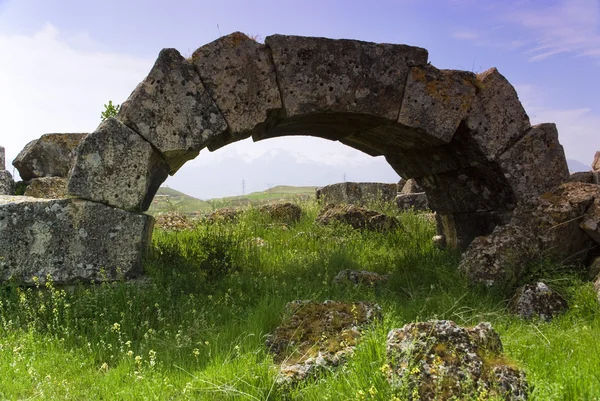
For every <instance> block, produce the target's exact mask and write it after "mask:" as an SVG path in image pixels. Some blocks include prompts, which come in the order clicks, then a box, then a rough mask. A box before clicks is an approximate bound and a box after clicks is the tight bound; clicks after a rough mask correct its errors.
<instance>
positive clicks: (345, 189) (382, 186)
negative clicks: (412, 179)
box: [316, 182, 398, 206]
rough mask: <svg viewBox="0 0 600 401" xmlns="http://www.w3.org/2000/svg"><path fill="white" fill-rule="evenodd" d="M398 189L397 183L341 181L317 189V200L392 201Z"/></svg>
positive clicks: (354, 202) (348, 201)
mask: <svg viewBox="0 0 600 401" xmlns="http://www.w3.org/2000/svg"><path fill="white" fill-rule="evenodd" d="M397 191H398V187H397V184H387V183H379V182H340V183H337V184H331V185H326V186H324V187H319V188H317V189H316V197H317V200H322V201H323V202H325V203H348V204H353V205H361V206H362V205H366V204H369V203H373V202H391V201H392V200H394V197H395V196H396V193H397Z"/></svg>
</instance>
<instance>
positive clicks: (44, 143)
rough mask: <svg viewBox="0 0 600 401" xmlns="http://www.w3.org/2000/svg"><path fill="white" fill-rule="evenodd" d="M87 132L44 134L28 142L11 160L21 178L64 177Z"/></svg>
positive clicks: (27, 179) (25, 179)
mask: <svg viewBox="0 0 600 401" xmlns="http://www.w3.org/2000/svg"><path fill="white" fill-rule="evenodd" d="M86 135H87V134H45V135H42V136H41V137H40V138H39V139H35V140H33V141H31V142H29V143H28V144H27V145H25V147H24V148H23V150H22V151H21V152H20V153H19V154H18V155H17V157H16V158H15V160H14V161H13V166H15V168H16V169H17V170H18V171H19V175H20V176H21V179H22V180H24V181H29V180H31V179H32V178H39V177H66V176H67V175H68V174H69V170H70V169H71V166H72V165H73V161H74V159H75V156H76V155H77V147H78V146H79V144H80V143H81V141H82V140H83V139H84V138H85V137H86Z"/></svg>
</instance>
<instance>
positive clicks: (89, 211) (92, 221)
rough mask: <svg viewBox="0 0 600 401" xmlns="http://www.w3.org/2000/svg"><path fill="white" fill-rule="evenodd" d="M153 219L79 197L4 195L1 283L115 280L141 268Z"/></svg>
mask: <svg viewBox="0 0 600 401" xmlns="http://www.w3.org/2000/svg"><path fill="white" fill-rule="evenodd" d="M152 222H153V219H152V217H150V216H147V215H140V214H133V213H129V212H126V211H123V210H120V209H115V208H111V207H108V206H104V205H101V204H99V203H95V202H89V201H85V200H81V199H60V200H48V199H38V198H30V197H25V196H0V255H2V258H0V281H2V282H6V281H8V280H11V279H12V280H15V281H16V282H22V283H25V284H33V283H34V281H33V277H38V278H39V279H40V280H41V281H44V280H45V279H46V277H47V275H50V276H52V280H54V281H55V282H57V283H70V282H73V281H77V280H82V281H92V280H94V281H104V280H114V279H118V278H119V277H121V276H124V277H130V276H134V275H136V274H138V273H139V272H140V270H141V258H142V255H143V254H144V252H145V251H146V246H147V245H148V244H149V241H150V236H151V233H152Z"/></svg>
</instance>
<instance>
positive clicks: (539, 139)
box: [498, 124, 569, 200]
mask: <svg viewBox="0 0 600 401" xmlns="http://www.w3.org/2000/svg"><path fill="white" fill-rule="evenodd" d="M498 162H499V163H500V166H501V168H502V171H503V172H504V176H505V177H506V178H507V180H508V182H509V184H510V185H511V187H512V188H513V191H514V193H515V194H516V199H517V200H521V199H524V198H526V197H529V196H535V195H540V194H542V193H544V192H546V191H548V190H550V189H552V188H553V187H555V186H556V185H560V184H562V183H563V182H566V181H567V180H569V167H568V166H567V159H566V158H565V152H564V149H563V147H562V146H561V145H560V143H559V142H558V131H557V130H556V125H555V124H539V125H535V126H533V127H531V128H530V129H529V131H527V133H526V134H525V136H523V137H522V138H521V139H519V140H518V141H517V142H516V143H515V144H514V145H512V146H511V148H510V149H508V150H507V151H506V152H504V153H502V154H501V155H500V156H498Z"/></svg>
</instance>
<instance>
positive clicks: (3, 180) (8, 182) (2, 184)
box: [0, 170, 15, 195]
mask: <svg viewBox="0 0 600 401" xmlns="http://www.w3.org/2000/svg"><path fill="white" fill-rule="evenodd" d="M14 193H15V181H14V180H13V177H12V175H11V174H10V173H9V172H8V171H7V170H0V195H14Z"/></svg>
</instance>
